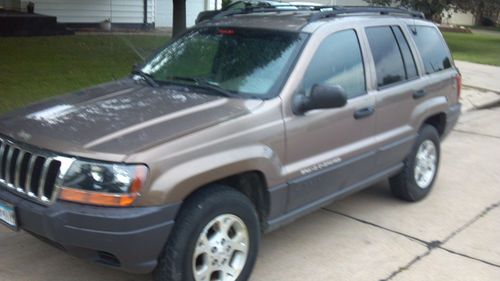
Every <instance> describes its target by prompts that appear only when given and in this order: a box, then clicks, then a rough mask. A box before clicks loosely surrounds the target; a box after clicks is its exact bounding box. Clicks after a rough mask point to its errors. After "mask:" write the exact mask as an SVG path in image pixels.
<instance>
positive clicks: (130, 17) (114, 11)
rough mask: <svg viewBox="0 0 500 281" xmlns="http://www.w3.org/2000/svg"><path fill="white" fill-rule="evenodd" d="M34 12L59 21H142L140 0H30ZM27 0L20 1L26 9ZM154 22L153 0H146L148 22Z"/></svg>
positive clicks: (142, 12)
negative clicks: (53, 17)
mask: <svg viewBox="0 0 500 281" xmlns="http://www.w3.org/2000/svg"><path fill="white" fill-rule="evenodd" d="M31 1H32V2H34V3H35V12H36V13H39V14H44V15H50V16H56V17H57V21H58V22H61V23H96V22H101V21H103V20H105V19H108V18H109V19H111V22H114V23H138V24H140V23H143V22H144V11H143V8H144V7H143V1H142V0H106V1H103V0H86V1H80V0H31ZM28 2H29V1H21V8H22V9H26V8H25V7H26V4H27V3H28ZM152 22H154V0H148V23H152Z"/></svg>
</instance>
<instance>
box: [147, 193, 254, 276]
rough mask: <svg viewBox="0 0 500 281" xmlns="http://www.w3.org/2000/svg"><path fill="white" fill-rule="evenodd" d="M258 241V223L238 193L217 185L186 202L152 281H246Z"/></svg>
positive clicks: (252, 264) (251, 268) (251, 208)
mask: <svg viewBox="0 0 500 281" xmlns="http://www.w3.org/2000/svg"><path fill="white" fill-rule="evenodd" d="M259 242H260V226H259V219H258V216H257V212H256V211H255V208H254V206H253V204H252V202H250V200H249V199H248V198H247V197H246V196H245V195H243V194H242V193H240V192H238V191H236V190H234V189H231V188H229V187H226V186H221V185H216V186H211V187H209V188H206V189H204V190H201V191H200V192H198V193H196V194H195V195H194V196H192V197H191V198H190V199H188V201H186V202H185V204H184V205H183V207H182V208H181V211H180V213H179V215H178V217H177V219H176V224H175V226H174V229H173V232H172V234H171V236H170V239H169V241H168V242H167V245H166V246H165V249H164V251H163V253H162V255H161V256H160V259H159V264H158V266H157V268H156V269H155V271H154V273H153V276H154V279H155V281H211V280H221V281H246V280H248V278H249V277H250V274H251V272H252V270H253V267H254V264H255V260H256V258H257V251H258V247H259Z"/></svg>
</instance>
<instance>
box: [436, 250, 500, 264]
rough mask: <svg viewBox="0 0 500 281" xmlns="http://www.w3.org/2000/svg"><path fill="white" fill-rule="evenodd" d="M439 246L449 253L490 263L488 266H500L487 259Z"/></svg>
mask: <svg viewBox="0 0 500 281" xmlns="http://www.w3.org/2000/svg"><path fill="white" fill-rule="evenodd" d="M439 248H440V249H441V250H444V251H447V252H448V253H450V254H454V255H457V256H461V257H464V258H467V259H471V260H475V261H478V262H482V263H485V264H487V265H490V266H494V267H498V268H500V265H498V264H495V263H492V262H489V261H486V260H483V259H479V258H476V257H473V256H469V255H467V254H463V253H460V252H457V251H453V250H451V249H448V248H445V247H439Z"/></svg>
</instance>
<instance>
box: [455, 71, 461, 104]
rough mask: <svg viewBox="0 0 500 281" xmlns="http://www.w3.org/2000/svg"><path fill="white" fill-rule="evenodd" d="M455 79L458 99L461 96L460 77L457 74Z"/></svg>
mask: <svg viewBox="0 0 500 281" xmlns="http://www.w3.org/2000/svg"><path fill="white" fill-rule="evenodd" d="M455 79H457V97H458V99H460V95H461V94H462V75H461V74H460V73H459V74H457V76H456V77H455Z"/></svg>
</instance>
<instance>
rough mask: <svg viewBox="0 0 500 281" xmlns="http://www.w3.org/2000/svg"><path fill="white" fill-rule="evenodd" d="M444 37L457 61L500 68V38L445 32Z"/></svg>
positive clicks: (487, 35)
mask: <svg viewBox="0 0 500 281" xmlns="http://www.w3.org/2000/svg"><path fill="white" fill-rule="evenodd" d="M444 37H445V39H446V41H447V42H448V45H449V46H450V49H451V52H452V53H453V57H454V58H455V59H457V60H464V61H470V62H475V63H481V64H490V65H496V66H500V36H495V35H489V34H473V33H472V34H471V33H453V32H445V33H444Z"/></svg>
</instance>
